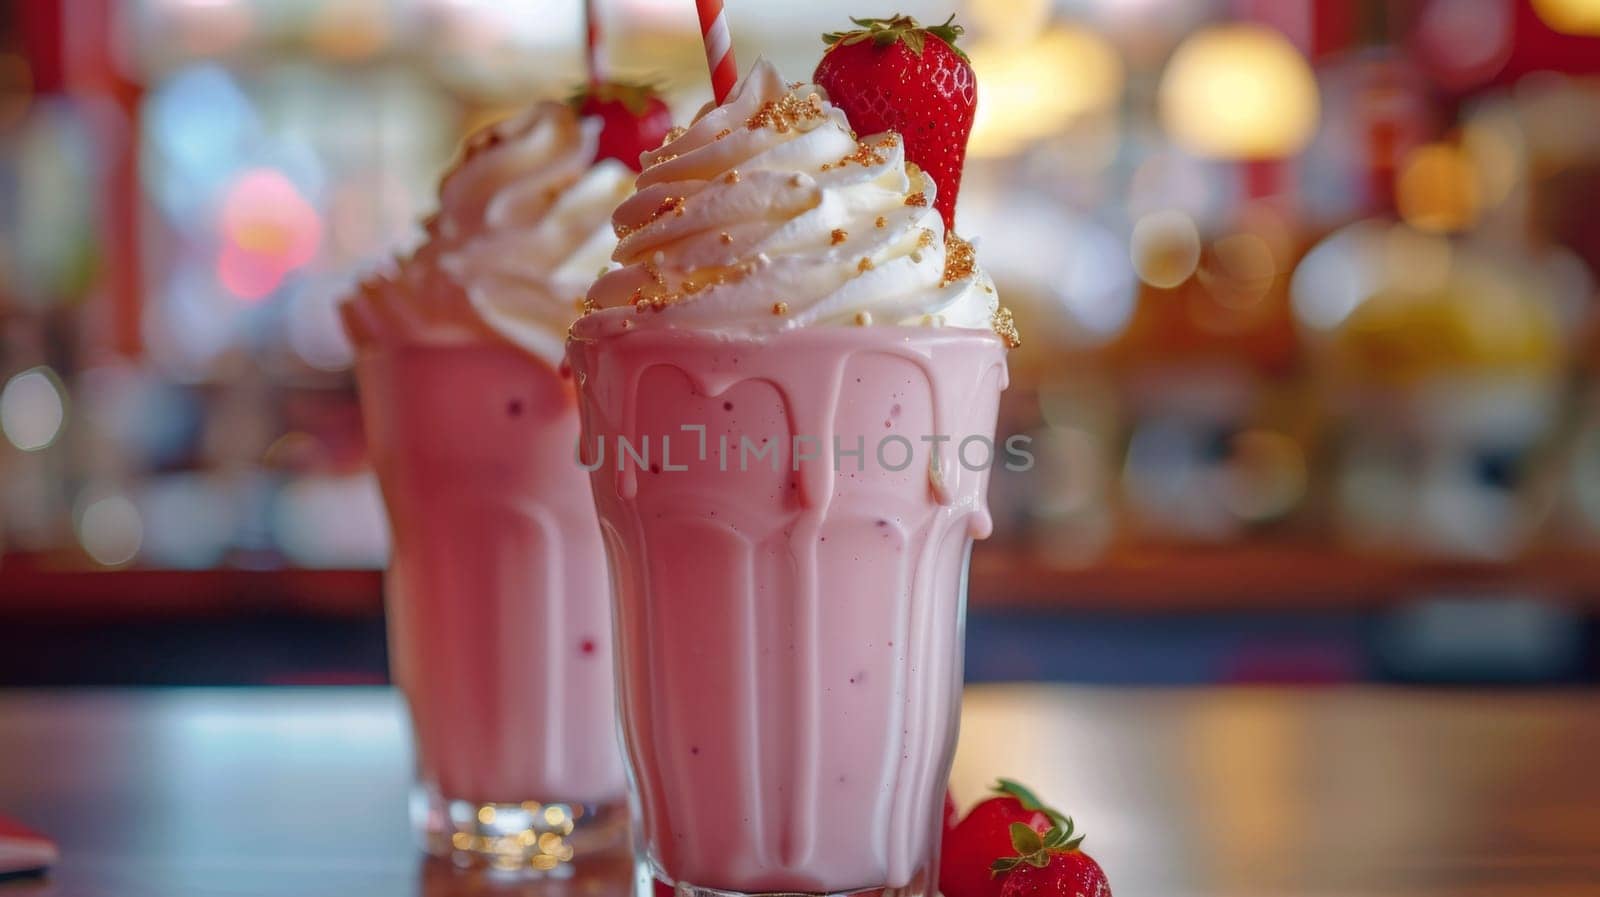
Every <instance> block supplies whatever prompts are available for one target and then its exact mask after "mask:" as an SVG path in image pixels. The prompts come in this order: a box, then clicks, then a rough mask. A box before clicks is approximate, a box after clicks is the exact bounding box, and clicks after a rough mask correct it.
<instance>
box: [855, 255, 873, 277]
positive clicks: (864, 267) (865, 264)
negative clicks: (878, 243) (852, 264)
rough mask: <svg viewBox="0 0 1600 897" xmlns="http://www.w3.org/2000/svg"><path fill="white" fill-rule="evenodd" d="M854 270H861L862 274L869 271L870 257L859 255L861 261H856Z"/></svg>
mask: <svg viewBox="0 0 1600 897" xmlns="http://www.w3.org/2000/svg"><path fill="white" fill-rule="evenodd" d="M856 270H857V271H860V272H862V273H863V274H864V273H866V272H868V271H871V270H872V259H869V258H867V257H866V256H862V257H861V261H859V262H857V263H856Z"/></svg>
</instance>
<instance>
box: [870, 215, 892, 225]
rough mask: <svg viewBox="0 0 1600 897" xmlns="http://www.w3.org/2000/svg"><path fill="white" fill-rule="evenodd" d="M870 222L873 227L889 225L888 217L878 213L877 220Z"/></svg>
mask: <svg viewBox="0 0 1600 897" xmlns="http://www.w3.org/2000/svg"><path fill="white" fill-rule="evenodd" d="M872 224H873V226H875V227H888V226H889V219H887V218H885V217H883V216H882V215H879V216H878V220H877V221H874V222H872Z"/></svg>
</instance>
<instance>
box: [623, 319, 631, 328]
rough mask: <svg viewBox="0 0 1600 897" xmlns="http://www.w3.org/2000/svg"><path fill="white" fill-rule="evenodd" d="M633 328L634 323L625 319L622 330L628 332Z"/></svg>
mask: <svg viewBox="0 0 1600 897" xmlns="http://www.w3.org/2000/svg"><path fill="white" fill-rule="evenodd" d="M632 326H633V322H632V321H630V320H628V319H627V318H623V319H622V329H623V330H627V329H628V328H629V327H632Z"/></svg>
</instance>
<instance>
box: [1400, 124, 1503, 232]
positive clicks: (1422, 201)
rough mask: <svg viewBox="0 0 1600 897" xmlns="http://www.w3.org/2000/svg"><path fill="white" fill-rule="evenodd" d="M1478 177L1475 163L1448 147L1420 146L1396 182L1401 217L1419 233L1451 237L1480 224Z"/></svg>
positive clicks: (1453, 148)
mask: <svg viewBox="0 0 1600 897" xmlns="http://www.w3.org/2000/svg"><path fill="white" fill-rule="evenodd" d="M1478 194H1479V190H1478V174H1477V170H1476V169H1475V168H1473V165H1472V161H1471V160H1470V159H1469V158H1468V157H1467V155H1466V154H1465V153H1463V152H1462V151H1461V150H1460V149H1459V148H1458V147H1456V146H1453V145H1451V144H1448V143H1430V144H1426V145H1424V146H1420V147H1418V148H1417V149H1415V150H1414V151H1412V152H1411V154H1410V155H1408V156H1407V157H1406V160H1405V162H1404V163H1403V164H1402V165H1401V167H1400V174H1399V176H1398V177H1397V178H1396V179H1395V205H1396V207H1397V208H1398V210H1399V212H1400V217H1401V218H1404V219H1405V221H1406V223H1407V224H1409V225H1411V226H1412V227H1415V228H1416V229H1417V230H1421V231H1428V232H1432V233H1449V232H1452V231H1463V230H1467V229H1468V228H1470V227H1471V226H1472V225H1473V223H1474V222H1476V221H1477V220H1478V212H1479V210H1480V209H1481V207H1482V206H1481V204H1480V203H1479V197H1478Z"/></svg>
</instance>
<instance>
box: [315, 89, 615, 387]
mask: <svg viewBox="0 0 1600 897" xmlns="http://www.w3.org/2000/svg"><path fill="white" fill-rule="evenodd" d="M600 128H601V122H600V120H599V119H598V118H587V119H580V118H579V117H578V115H577V113H576V112H575V111H574V110H573V109H572V108H571V107H569V106H567V105H566V104H563V103H556V102H546V103H541V104H539V105H537V106H534V107H533V108H532V109H530V110H528V111H527V112H525V113H523V114H521V115H518V116H514V117H512V118H510V119H507V120H506V121H503V122H500V123H499V124H496V125H494V126H492V127H489V128H486V129H484V130H482V131H479V132H477V133H476V134H474V135H473V136H472V138H471V139H470V140H469V141H468V143H467V146H466V148H465V150H464V151H463V153H462V156H461V158H460V159H459V160H458V161H457V162H456V163H455V165H454V166H452V168H451V169H450V171H449V172H448V173H447V174H445V176H444V179H443V181H442V182H441V183H440V185H439V211H438V212H437V213H436V214H435V215H433V216H432V217H431V218H429V219H428V220H427V222H425V229H426V234H425V236H424V240H423V242H422V244H421V245H420V246H419V247H418V248H417V249H416V251H415V252H414V253H412V254H411V255H410V256H406V257H401V258H397V259H396V260H395V262H394V264H393V265H392V266H391V267H390V269H389V270H386V271H382V272H379V273H376V274H373V275H371V276H369V277H368V278H367V279H366V280H365V281H363V282H362V283H361V284H360V286H359V287H358V288H357V289H356V290H355V292H354V294H353V295H352V296H350V297H349V298H348V299H347V300H346V301H345V302H344V303H343V305H342V306H341V309H340V311H341V314H342V316H343V318H344V322H345V330H346V332H347V333H349V335H350V338H351V340H352V342H354V343H355V344H356V345H357V347H358V348H363V349H365V348H372V347H384V346H393V345H407V344H424V345H440V344H444V345H452V344H461V343H470V342H476V341H482V340H486V339H489V340H494V339H503V340H508V341H510V342H511V343H513V344H515V345H517V346H520V347H521V348H523V349H525V350H527V351H528V352H531V353H533V354H534V355H536V356H538V357H540V358H542V359H544V360H545V361H547V362H548V363H549V364H551V365H552V366H558V365H559V364H560V363H561V361H562V357H563V354H562V353H563V344H564V341H565V338H566V333H567V329H568V327H569V326H570V325H571V323H572V321H573V319H574V318H576V317H577V316H578V313H579V311H580V309H581V307H582V300H583V295H584V292H585V290H587V289H588V287H589V284H590V283H591V282H592V281H593V279H594V276H595V274H596V273H597V272H599V271H600V270H602V269H603V268H605V267H606V265H607V262H608V259H609V258H610V256H611V253H612V250H613V249H614V248H615V246H616V242H617V241H616V236H615V235H614V234H613V232H612V229H611V225H610V216H611V212H612V210H613V209H614V208H615V207H616V205H617V203H619V202H621V201H622V200H623V198H624V197H626V196H627V195H628V193H629V191H630V189H631V181H632V178H633V172H632V171H630V170H629V169H628V168H627V166H625V165H623V164H622V163H620V162H617V161H615V160H609V159H608V160H604V161H602V162H600V163H599V164H594V157H595V147H596V144H597V143H598V141H599V138H600Z"/></svg>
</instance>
